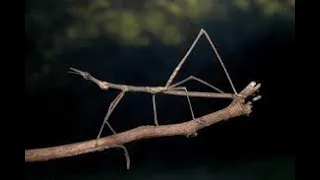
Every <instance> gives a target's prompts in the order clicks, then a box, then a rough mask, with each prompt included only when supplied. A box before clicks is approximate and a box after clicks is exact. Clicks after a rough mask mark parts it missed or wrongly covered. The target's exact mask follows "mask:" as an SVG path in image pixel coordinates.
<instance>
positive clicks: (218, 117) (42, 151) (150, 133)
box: [25, 82, 261, 162]
mask: <svg viewBox="0 0 320 180" xmlns="http://www.w3.org/2000/svg"><path fill="white" fill-rule="evenodd" d="M260 86H261V85H260V84H256V83H255V82H251V83H250V84H249V85H248V86H247V87H246V88H244V89H243V90H242V91H241V92H240V93H239V94H238V95H237V96H235V98H234V99H233V101H232V102H231V104H230V105H229V106H227V107H225V108H224V109H221V110H219V111H216V112H213V113H210V114H207V115H204V116H202V117H198V118H196V119H195V120H190V121H187V122H184V123H179V124H170V125H161V126H140V127H137V128H135V129H132V130H128V131H125V132H121V133H118V134H115V135H111V136H107V137H104V138H100V139H99V140H96V139H94V140H88V141H83V142H78V143H72V144H66V145H61V146H54V147H47V148H39V149H29V150H25V162H35V161H46V160H51V159H58V158H64V157H70V156H76V155H80V154H85V153H90V152H95V151H103V150H106V149H110V148H117V147H121V145H123V144H126V143H129V142H132V141H137V140H139V139H146V138H155V137H163V136H176V135H183V136H190V135H192V134H195V133H196V132H197V131H199V130H200V129H203V128H205V127H207V126H210V125H212V124H215V123H217V122H220V121H223V120H227V119H230V118H234V117H237V116H242V115H249V114H250V113H251V108H252V102H251V101H247V102H246V101H245V100H246V99H247V98H248V97H249V96H253V94H254V93H255V92H256V91H257V90H258V89H259V88H260ZM259 97H261V96H259ZM259 97H253V101H255V100H258V99H259Z"/></svg>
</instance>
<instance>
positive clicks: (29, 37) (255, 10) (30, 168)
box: [24, 0, 296, 180]
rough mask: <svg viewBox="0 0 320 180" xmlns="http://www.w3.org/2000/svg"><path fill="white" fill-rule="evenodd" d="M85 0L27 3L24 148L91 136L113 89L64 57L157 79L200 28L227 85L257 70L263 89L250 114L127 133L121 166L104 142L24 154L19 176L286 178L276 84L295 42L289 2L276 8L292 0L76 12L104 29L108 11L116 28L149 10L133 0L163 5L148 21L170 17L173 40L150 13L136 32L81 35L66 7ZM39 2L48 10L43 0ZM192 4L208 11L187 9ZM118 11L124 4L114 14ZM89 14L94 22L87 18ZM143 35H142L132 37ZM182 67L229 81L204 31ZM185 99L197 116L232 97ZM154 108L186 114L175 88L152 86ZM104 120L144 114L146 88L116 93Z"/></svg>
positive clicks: (289, 125) (285, 130) (281, 88)
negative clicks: (166, 130) (168, 130)
mask: <svg viewBox="0 0 320 180" xmlns="http://www.w3.org/2000/svg"><path fill="white" fill-rule="evenodd" d="M88 2H89V1H88ZM88 2H87V1H77V2H73V1H70V2H69V3H66V2H61V1H55V3H53V2H51V4H48V3H49V2H46V3H45V2H42V1H36V0H33V1H31V0H30V1H28V2H27V5H26V48H27V51H26V60H25V80H26V82H25V88H26V100H27V104H28V106H27V107H26V111H25V116H26V118H25V119H24V138H25V142H24V147H25V149H29V148H40V147H48V146H54V145H60V144H67V143H72V142H78V141H84V140H89V139H93V138H95V137H96V136H97V133H98V131H99V128H100V125H101V123H102V121H103V118H104V116H105V114H106V112H107V109H108V106H109V104H110V102H111V101H112V100H113V99H114V98H115V97H116V96H117V94H118V93H119V92H118V91H115V90H108V91H102V90H100V89H99V88H98V87H97V86H96V85H95V84H93V83H91V82H88V81H85V80H84V79H82V78H81V77H80V76H75V75H72V74H68V73H67V72H68V68H69V67H75V68H79V69H81V70H85V71H88V72H90V73H91V74H92V75H94V76H95V77H97V78H99V79H101V80H107V81H110V82H114V83H119V84H128V85H141V86H143V85H150V86H164V85H165V83H166V81H167V78H168V77H169V76H170V74H171V72H172V71H173V70H174V68H175V66H176V65H177V64H178V63H179V61H180V59H181V58H182V57H183V55H184V53H185V52H186V51H187V49H188V48H189V46H190V45H191V43H192V42H193V40H194V38H195V37H196V36H197V34H198V32H199V31H200V29H201V28H204V29H205V30H206V31H207V32H208V34H209V35H210V36H211V38H212V40H213V41H214V43H215V45H216V46H217V48H218V50H219V53H220V55H221V56H222V59H223V60H224V62H225V64H226V66H227V69H228V71H229V73H230V76H231V78H232V80H233V82H234V84H235V87H236V88H237V90H238V91H240V90H241V89H242V88H244V87H245V86H246V85H247V84H248V83H249V82H250V81H252V80H255V81H257V82H261V83H262V88H261V91H260V94H261V95H262V96H263V98H262V99H261V100H260V101H259V102H257V103H256V104H255V105H254V107H253V113H252V114H251V115H250V116H249V117H238V118H234V119H231V120H228V121H224V122H221V123H218V124H215V125H213V126H211V127H208V128H206V129H203V130H201V131H200V132H199V135H198V136H197V137H195V138H186V137H164V138H157V139H146V140H141V141H137V142H132V143H129V144H127V146H126V147H127V148H128V150H129V154H130V157H131V170H129V171H127V170H126V169H125V157H124V155H123V151H122V150H121V149H109V150H106V151H104V152H96V153H91V154H85V155H81V156H76V157H71V158H66V159H60V160H54V161H48V162H41V163H25V179H55V180H56V179H59V180H60V179H246V180H251V179H252V180H253V179H259V180H260V179H265V180H267V179H281V180H287V179H288V180H289V179H290V180H292V179H294V163H295V162H294V153H295V149H294V140H295V139H294V138H293V137H294V131H293V126H294V124H295V122H294V120H292V119H289V118H288V117H287V116H286V114H287V110H286V108H285V107H286V104H287V103H288V101H287V99H288V98H289V97H286V96H285V95H284V93H285V91H288V89H287V84H288V83H289V81H290V76H289V74H288V73H286V71H287V69H288V68H290V60H291V59H294V58H295V56H296V55H295V52H294V50H293V49H295V48H294V15H293V14H294V12H292V9H290V7H291V6H290V5H288V4H286V3H284V4H283V5H281V7H282V8H283V9H285V8H286V7H287V6H290V7H289V8H287V9H289V11H291V12H290V13H288V12H283V13H282V11H280V10H277V8H280V7H277V6H276V5H274V4H273V5H272V3H271V1H270V3H271V5H270V4H269V5H264V4H263V5H261V4H255V2H256V1H244V2H248V3H247V6H248V8H247V9H245V10H243V9H241V8H239V7H245V6H243V4H242V5H239V4H236V3H235V1H226V2H225V3H221V2H220V1H212V2H211V3H212V4H214V3H217V2H220V4H222V5H225V11H224V13H221V15H220V16H218V17H217V16H214V17H212V18H211V16H210V15H212V14H211V12H210V11H209V10H210V9H209V10H207V9H206V8H205V7H200V6H204V4H205V3H206V2H207V1H203V4H202V5H201V3H199V4H198V5H194V11H195V12H192V11H191V10H190V12H189V14H188V13H186V12H185V13H186V14H184V13H183V12H182V11H181V12H180V11H179V9H182V8H184V9H186V8H188V7H189V5H188V3H192V1H185V2H186V3H185V4H184V3H181V4H179V3H177V4H174V3H170V2H171V1H163V2H165V3H164V4H162V5H161V4H160V5H159V4H152V3H151V4H149V5H148V4H145V2H147V1H138V2H139V3H138V4H139V5H132V4H130V3H128V4H127V5H126V6H121V3H120V4H117V3H116V1H101V0H95V1H92V2H94V3H98V5H99V3H101V4H100V6H98V5H97V4H93V5H95V6H93V5H92V4H91V5H92V7H95V8H97V7H104V8H106V9H103V10H102V11H103V12H105V11H106V12H109V13H111V12H112V13H115V15H110V14H109V15H108V13H106V22H104V21H102V20H101V19H98V17H99V16H97V15H95V13H94V14H92V12H91V11H90V13H89V12H86V13H89V15H87V16H85V15H83V17H91V18H94V19H92V23H93V24H92V27H93V30H94V29H99V27H100V26H101V27H100V28H102V25H101V24H103V23H102V22H104V23H107V22H108V23H110V26H114V28H115V29H118V30H119V28H120V27H123V28H125V29H127V30H128V31H130V28H133V27H135V26H134V25H133V24H134V23H137V22H142V21H143V22H144V20H145V19H144V18H143V17H144V16H143V14H141V13H142V12H144V13H151V12H152V9H148V10H147V9H146V8H142V7H144V6H147V7H150V8H151V7H152V8H154V9H153V10H154V12H155V13H156V12H157V13H158V14H160V15H161V16H160V15H159V16H158V15H154V14H153V15H154V18H155V19H154V21H155V22H156V23H155V24H156V25H154V26H155V27H162V26H166V25H167V26H169V25H172V24H174V25H175V26H174V27H172V32H173V35H175V34H179V36H181V41H176V40H173V43H172V42H168V41H169V40H168V39H170V37H171V36H173V35H172V34H171V35H170V33H169V35H165V34H166V33H168V32H171V31H169V30H166V29H165V28H164V29H163V30H159V31H156V30H155V29H157V28H154V29H153V28H152V27H153V26H152V24H149V25H150V27H149V26H146V25H141V26H142V27H144V28H142V27H140V26H139V27H135V28H136V31H137V32H140V30H141V34H139V33H136V34H135V35H136V36H133V35H132V36H129V35H123V34H126V33H122V34H121V33H120V30H119V31H118V32H119V34H117V33H114V31H113V28H112V27H109V28H111V29H108V28H107V30H106V31H103V32H102V31H101V32H100V31H99V32H96V34H95V33H91V34H90V31H89V30H88V29H85V30H83V29H81V28H80V27H78V26H79V24H81V23H84V24H86V23H89V22H90V21H89V20H88V19H82V18H83V17H82V16H81V17H80V15H79V13H85V12H82V11H80V10H79V9H78V10H77V13H76V14H77V15H79V17H78V16H75V14H71V15H70V12H69V11H67V9H70V8H76V7H77V8H79V7H82V6H83V7H89V6H90V5H88V4H86V3H88ZM124 2H125V1H124ZM158 2H160V1H158ZM172 2H175V1H172ZM187 2H188V3H187ZM199 2H200V1H199ZM239 2H240V1H239ZM239 2H237V3H239ZM265 2H269V1H265ZM73 3H75V4H73ZM81 3H83V4H81ZM104 3H109V5H106V4H104ZM218 4H219V3H218ZM240 4H241V3H240ZM80 5H81V6H80ZM222 5H220V6H221V7H222ZM262 6H263V7H264V6H266V7H267V8H269V10H268V11H267V10H266V9H264V8H265V7H264V8H262ZM279 6H280V5H279ZM49 7H51V11H52V12H51V11H49V10H47V9H46V8H49ZM191 7H192V6H191V5H190V7H189V9H192V8H191ZM208 7H209V5H208ZM210 7H211V6H210ZM212 7H213V6H212ZM214 7H216V6H214ZM95 8H94V12H95V11H96V9H95ZM121 8H122V9H123V10H122V11H120V10H119V9H121ZM196 8H199V9H200V10H202V11H208V13H205V12H204V14H201V13H197V12H196ZM201 8H203V9H201ZM272 8H273V11H274V12H273V13H272V11H271V9H272ZM49 9H50V8H49ZM142 9H143V10H142ZM222 9H223V8H220V10H222ZM280 9H281V8H280ZM87 10H89V8H88V9H87ZM115 10H117V11H116V12H115ZM169 10H170V11H169ZM158 11H159V12H158ZM68 12H69V13H68ZM125 12H130V13H131V14H129V15H126V14H125V15H123V13H125ZM139 12H141V13H139ZM160 12H161V13H160ZM179 12H180V14H179ZM215 12H218V11H215ZM112 13H111V14H112ZM117 13H120V14H121V15H119V14H117ZM175 13H176V14H175ZM223 14H225V15H223ZM226 14H227V15H226ZM72 15H73V16H72ZM130 15H132V17H131V16H130ZM109 16H112V18H115V19H117V18H118V19H122V18H123V16H124V17H126V18H124V19H123V24H116V23H115V24H112V23H113V20H110V18H111V17H109ZM162 16H164V17H162ZM49 17H50V18H49ZM151 17H153V16H151ZM95 18H97V19H95ZM112 18H111V19H112ZM157 18H158V19H157ZM125 19H127V20H125ZM128 19H137V21H134V20H132V22H131V21H129V20H128ZM159 19H166V20H163V21H162V20H159ZM170 19H171V20H172V21H173V22H171V21H169V20H170ZM85 20H86V21H85ZM156 20H158V21H156ZM80 21H81V23H80ZM96 21H97V22H99V23H96V24H94V22H96ZM127 21H129V22H127ZM75 22H76V24H74V23H75ZM111 22H112V23H111ZM146 22H147V20H146ZM148 22H149V21H148ZM161 22H162V23H161ZM157 23H158V25H157ZM76 25H77V26H76ZM172 26H173V25H172ZM76 27H77V28H76ZM147 27H148V28H147ZM169 27H171V26H169ZM70 28H72V29H73V30H74V29H76V30H77V29H78V31H79V32H78V31H77V32H74V33H75V34H78V35H77V36H72V37H73V38H70V37H68V36H67V35H66V34H64V33H65V32H67V31H70ZM79 29H80V30H79ZM102 29H103V28H102ZM137 29H140V30H139V31H138V30H137ZM173 29H174V30H173ZM93 30H92V31H93ZM121 32H122V31H121ZM80 35H81V36H80ZM89 35H90V36H89ZM144 35H145V36H146V37H147V39H148V43H143V40H141V38H142V39H143V37H144ZM167 36H168V37H167ZM115 37H120V38H116V39H115ZM189 75H194V76H197V77H200V78H201V79H204V80H206V81H208V82H209V83H212V84H214V85H215V86H217V87H219V88H220V89H223V90H224V91H226V92H232V89H231V87H230V85H229V84H228V80H227V78H226V76H225V75H224V73H223V70H222V68H221V66H220V64H219V63H218V59H217V58H216V56H215V55H214V53H213V51H212V50H211V49H210V46H209V43H208V42H207V41H206V40H205V38H201V40H200V41H199V42H198V45H197V46H196V48H195V49H194V51H193V52H192V53H191V55H190V56H189V58H188V60H187V61H186V64H185V65H184V66H183V68H182V69H181V72H180V73H179V75H178V76H177V77H176V79H175V82H176V81H179V80H182V79H183V78H186V77H188V76H189ZM186 86H187V88H188V90H195V91H213V90H211V89H210V88H207V87H204V86H203V85H200V84H199V83H196V82H190V83H187V84H186ZM191 101H192V105H193V108H194V111H195V115H196V116H197V117H198V116H202V115H205V114H207V113H210V112H213V111H215V110H219V109H221V108H223V107H225V106H226V105H228V103H229V102H230V101H228V100H221V99H201V98H193V99H192V100H191ZM157 108H158V119H159V123H160V124H169V123H178V122H184V121H187V120H191V115H190V111H189V109H188V104H187V99H186V98H185V97H178V96H177V97H176V96H167V95H159V96H157ZM110 123H111V124H112V126H113V127H114V129H116V131H117V132H122V131H125V130H128V129H131V128H135V127H137V126H141V125H151V124H153V112H152V100H151V95H148V94H139V93H127V94H125V96H124V97H123V99H122V101H121V102H120V103H119V105H118V106H117V108H116V109H115V111H114V112H113V113H112V115H111V118H110ZM110 134H111V132H110V130H108V129H107V128H106V129H105V130H104V132H103V136H106V135H110Z"/></svg>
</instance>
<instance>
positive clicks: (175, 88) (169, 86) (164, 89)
mask: <svg viewBox="0 0 320 180" xmlns="http://www.w3.org/2000/svg"><path fill="white" fill-rule="evenodd" d="M203 35H204V36H205V37H206V39H207V41H208V42H209V44H210V46H211V48H212V49H213V51H214V53H215V55H216V56H217V58H218V60H219V62H220V64H221V66H222V68H223V70H224V73H225V74H226V76H227V78H228V81H229V83H230V85H231V88H232V90H233V94H231V93H225V92H223V91H222V90H220V89H219V88H217V87H215V86H213V85H211V84H209V83H208V82H206V81H204V80H202V79H200V78H197V77H195V76H189V77H187V78H185V79H183V80H181V81H178V82H176V83H173V80H174V78H175V77H176V76H177V74H178V72H179V70H180V69H181V67H182V66H183V64H184V63H185V61H186V60H187V58H188V56H189V55H190V53H191V52H192V50H193V49H194V47H195V46H196V44H197V42H198V41H199V39H200V38H201V37H202V36H203ZM70 70H71V71H69V73H73V74H77V75H81V76H82V77H83V78H84V79H86V80H90V81H92V82H94V83H96V84H97V85H98V86H99V87H100V88H101V89H105V90H106V89H109V88H113V89H118V90H120V91H121V92H120V93H119V94H118V95H117V96H116V98H115V99H114V100H113V101H112V102H111V103H110V105H109V108H108V111H107V114H106V116H105V118H104V120H103V123H102V125H101V127H100V130H99V133H98V135H97V140H98V139H99V138H100V136H101V133H102V131H103V129H104V126H105V124H106V125H107V126H108V127H109V129H110V130H111V131H112V133H113V134H116V131H115V130H114V129H113V127H112V126H111V125H110V123H109V121H108V120H109V118H110V115H111V113H112V112H113V111H114V109H115V108H116V106H117V105H118V104H119V102H120V101H121V99H122V98H123V96H124V95H125V93H126V92H144V93H149V94H152V106H153V115H154V124H155V125H156V126H159V123H158V117H157V106H156V95H157V94H160V93H164V94H174V95H184V96H186V97H187V101H188V105H189V109H190V113H191V116H192V119H193V120H194V119H195V116H194V112H193V108H192V105H191V100H190V96H198V97H201V93H200V94H199V93H195V92H189V91H188V90H187V88H186V87H185V86H181V85H183V84H184V83H186V82H188V81H190V80H194V81H197V82H199V83H201V84H204V85H206V86H208V87H210V88H212V89H213V90H215V91H217V92H218V93H212V94H213V97H216V98H231V99H232V98H233V97H234V96H235V95H238V93H237V91H236V89H235V87H234V85H233V82H232V80H231V78H230V75H229V73H228V71H227V69H226V67H225V65H224V63H223V61H222V59H221V57H220V55H219V53H218V51H217V49H216V47H215V45H214V44H213V42H212V40H211V38H210V36H209V35H208V34H207V32H206V31H205V30H204V29H201V30H200V32H199V33H198V35H197V37H196V38H195V40H194V41H193V43H192V45H191V46H190V47H189V49H188V51H187V52H186V54H185V55H184V56H183V58H182V59H181V60H180V62H179V64H178V65H177V66H176V68H175V69H174V71H173V72H172V73H171V75H170V77H169V78H168V80H167V82H166V84H165V86H156V87H154V86H147V87H145V86H131V85H120V84H114V83H110V82H106V81H100V80H98V79H96V78H95V77H93V76H91V75H90V74H89V73H88V72H84V71H81V70H78V69H75V68H70ZM121 148H123V149H124V150H125V152H126V158H127V160H128V156H127V150H126V148H125V147H124V146H121ZM127 165H128V161H127Z"/></svg>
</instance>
